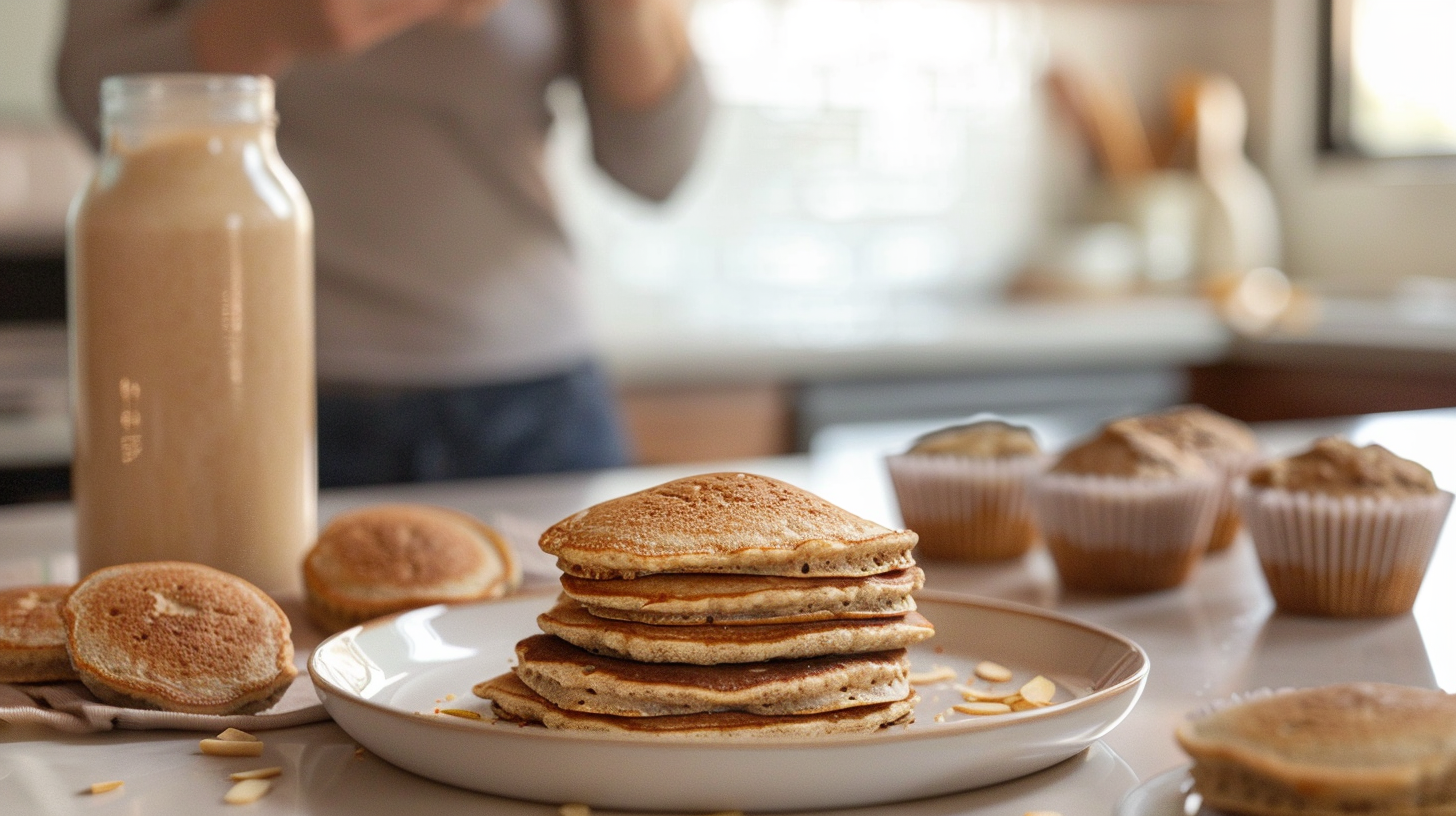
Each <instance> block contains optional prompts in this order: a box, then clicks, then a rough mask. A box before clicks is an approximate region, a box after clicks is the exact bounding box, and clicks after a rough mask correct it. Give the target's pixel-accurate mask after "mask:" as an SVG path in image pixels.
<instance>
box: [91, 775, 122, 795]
mask: <svg viewBox="0 0 1456 816" xmlns="http://www.w3.org/2000/svg"><path fill="white" fill-rule="evenodd" d="M125 784H126V783H125V782H123V781H121V780H120V779H113V780H111V781H110V782H92V783H91V787H90V788H87V790H89V791H90V792H91V795H92V796H95V795H96V794H98V793H109V792H111V791H114V790H116V789H117V788H119V787H121V786H122V785H125Z"/></svg>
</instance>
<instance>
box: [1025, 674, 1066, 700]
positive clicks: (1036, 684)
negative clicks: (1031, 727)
mask: <svg viewBox="0 0 1456 816" xmlns="http://www.w3.org/2000/svg"><path fill="white" fill-rule="evenodd" d="M1056 695H1057V684H1056V683H1053V682H1052V681H1050V680H1048V679H1046V678H1045V677H1042V676H1041V675H1039V674H1038V675H1037V676H1035V677H1033V678H1031V679H1030V680H1028V681H1026V685H1024V686H1022V687H1021V699H1023V700H1025V701H1027V702H1028V703H1031V704H1032V705H1051V702H1052V698H1053V697H1055V696H1056Z"/></svg>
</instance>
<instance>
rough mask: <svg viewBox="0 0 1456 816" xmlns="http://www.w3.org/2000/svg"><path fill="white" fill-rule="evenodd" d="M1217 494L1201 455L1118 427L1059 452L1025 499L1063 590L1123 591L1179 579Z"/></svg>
mask: <svg viewBox="0 0 1456 816" xmlns="http://www.w3.org/2000/svg"><path fill="white" fill-rule="evenodd" d="M1218 491H1219V479H1218V477H1217V475H1216V474H1215V473H1214V472H1213V471H1212V470H1211V469H1210V468H1209V467H1208V466H1207V465H1206V464H1204V462H1203V460H1202V459H1201V458H1199V457H1198V456H1195V455H1194V454H1192V453H1188V452H1187V451H1184V450H1180V449H1179V448H1178V447H1177V446H1176V445H1174V444H1173V443H1172V442H1169V441H1168V440H1166V439H1164V438H1162V437H1161V436H1158V435H1156V434H1153V433H1149V432H1148V431H1146V430H1144V429H1142V428H1141V427H1140V426H1139V425H1138V424H1137V423H1135V422H1127V421H1121V422H1114V423H1111V424H1109V425H1106V426H1104V427H1103V429H1102V431H1101V432H1100V433H1099V434H1097V435H1096V436H1094V437H1092V438H1091V439H1088V440H1086V441H1084V442H1082V443H1080V444H1078V445H1076V446H1075V447H1073V448H1072V449H1071V450H1068V451H1067V452H1066V453H1064V454H1062V456H1061V458H1060V459H1059V460H1058V461H1057V462H1056V464H1055V465H1053V467H1052V468H1051V470H1050V471H1049V472H1048V473H1046V474H1045V475H1043V476H1041V477H1039V478H1037V479H1036V480H1035V481H1033V483H1032V490H1031V496H1032V506H1033V507H1034V509H1035V511H1036V518H1037V524H1038V526H1039V527H1040V528H1041V531H1042V536H1043V537H1044V538H1045V539H1046V542H1047V545H1048V547H1049V548H1050V550H1051V554H1052V558H1053V560H1054V561H1055V562H1056V565H1057V572H1058V573H1059V574H1060V575H1061V578H1062V584H1063V585H1064V586H1066V587H1068V588H1069V589H1079V590H1089V591H1094V592H1122V593H1132V592H1151V591H1155V590H1160V589H1169V588H1172V587H1175V586H1178V585H1179V584H1182V583H1183V582H1184V581H1185V580H1187V578H1188V576H1189V575H1190V574H1191V573H1192V571H1193V567H1194V566H1195V565H1196V564H1197V563H1198V559H1199V558H1200V557H1201V556H1202V555H1203V549H1204V547H1205V546H1206V545H1207V543H1208V530H1209V527H1210V525H1211V524H1212V522H1213V513H1214V510H1215V509H1216V506H1217V501H1218Z"/></svg>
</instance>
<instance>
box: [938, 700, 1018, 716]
mask: <svg viewBox="0 0 1456 816" xmlns="http://www.w3.org/2000/svg"><path fill="white" fill-rule="evenodd" d="M951 708H953V709H955V710H956V711H959V712H960V713H962V714H976V715H980V716H985V715H987V714H1010V713H1011V706H1009V705H1006V704H1005V703H961V704H960V705H953V706H951Z"/></svg>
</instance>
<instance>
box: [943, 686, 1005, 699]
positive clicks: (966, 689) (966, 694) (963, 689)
mask: <svg viewBox="0 0 1456 816" xmlns="http://www.w3.org/2000/svg"><path fill="white" fill-rule="evenodd" d="M954 688H955V690H956V691H958V692H960V693H961V697H963V698H965V699H966V700H967V701H968V702H980V703H1004V702H1006V698H1008V697H1015V696H1016V692H1014V691H985V690H982V689H978V688H972V687H970V686H962V685H959V684H957V685H956V686H955V687H954Z"/></svg>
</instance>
